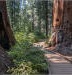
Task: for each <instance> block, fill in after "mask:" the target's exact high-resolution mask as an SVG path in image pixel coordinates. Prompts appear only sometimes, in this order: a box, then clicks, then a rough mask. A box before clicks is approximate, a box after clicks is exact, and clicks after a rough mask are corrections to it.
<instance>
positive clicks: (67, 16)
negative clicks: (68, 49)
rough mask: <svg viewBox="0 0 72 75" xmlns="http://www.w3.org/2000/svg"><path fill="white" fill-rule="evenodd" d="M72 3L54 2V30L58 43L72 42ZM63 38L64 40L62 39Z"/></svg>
mask: <svg viewBox="0 0 72 75" xmlns="http://www.w3.org/2000/svg"><path fill="white" fill-rule="evenodd" d="M71 16H72V1H66V0H54V6H53V28H54V30H55V32H57V36H56V43H60V42H66V41H68V42H69V41H70V42H71V41H72V17H71ZM62 37H63V38H62Z"/></svg>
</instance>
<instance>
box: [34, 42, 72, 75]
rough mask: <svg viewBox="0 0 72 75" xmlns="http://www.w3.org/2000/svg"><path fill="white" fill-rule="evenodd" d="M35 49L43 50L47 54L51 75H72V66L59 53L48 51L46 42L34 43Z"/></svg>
mask: <svg viewBox="0 0 72 75" xmlns="http://www.w3.org/2000/svg"><path fill="white" fill-rule="evenodd" d="M34 46H35V47H39V48H41V50H43V51H44V52H45V57H46V59H47V61H48V63H49V66H50V67H49V72H50V74H49V75H72V64H71V63H70V62H69V61H67V60H66V59H64V58H63V57H62V56H61V55H59V54H58V53H55V52H53V51H50V50H46V48H45V45H44V42H38V43H34Z"/></svg>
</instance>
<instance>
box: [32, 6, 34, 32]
mask: <svg viewBox="0 0 72 75" xmlns="http://www.w3.org/2000/svg"><path fill="white" fill-rule="evenodd" d="M32 31H34V8H33V7H32Z"/></svg>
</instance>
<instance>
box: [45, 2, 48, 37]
mask: <svg viewBox="0 0 72 75" xmlns="http://www.w3.org/2000/svg"><path fill="white" fill-rule="evenodd" d="M45 9H46V10H45V14H46V16H45V20H46V21H45V24H46V37H48V1H45Z"/></svg>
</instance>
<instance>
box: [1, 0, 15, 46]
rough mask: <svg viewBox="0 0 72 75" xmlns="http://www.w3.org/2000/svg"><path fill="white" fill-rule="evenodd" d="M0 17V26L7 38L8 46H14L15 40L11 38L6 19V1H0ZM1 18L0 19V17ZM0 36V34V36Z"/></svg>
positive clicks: (11, 33)
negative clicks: (0, 23)
mask: <svg viewBox="0 0 72 75" xmlns="http://www.w3.org/2000/svg"><path fill="white" fill-rule="evenodd" d="M0 13H1V14H0V15H1V16H2V21H3V22H2V21H1V22H2V26H3V28H2V29H3V30H2V31H4V32H5V35H6V36H7V37H8V41H9V45H10V46H11V45H14V44H15V38H14V36H13V32H12V30H11V26H10V23H9V19H8V14H7V8H6V0H1V1H0ZM0 18H1V17H0ZM0 28H1V25H0ZM0 32H1V29H0ZM0 36H1V34H0Z"/></svg>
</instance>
